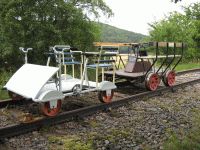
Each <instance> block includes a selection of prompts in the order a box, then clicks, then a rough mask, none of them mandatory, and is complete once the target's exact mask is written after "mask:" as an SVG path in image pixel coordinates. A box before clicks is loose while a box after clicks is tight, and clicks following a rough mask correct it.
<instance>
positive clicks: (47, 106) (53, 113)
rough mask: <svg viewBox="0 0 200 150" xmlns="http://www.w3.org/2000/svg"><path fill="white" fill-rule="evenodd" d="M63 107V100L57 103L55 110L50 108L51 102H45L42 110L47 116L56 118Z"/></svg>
mask: <svg viewBox="0 0 200 150" xmlns="http://www.w3.org/2000/svg"><path fill="white" fill-rule="evenodd" d="M61 105H62V103H61V100H58V101H57V106H56V107H54V108H51V107H50V102H45V103H42V106H41V110H42V112H43V113H44V114H45V115H46V116H49V117H54V116H56V115H57V114H58V113H59V111H60V109H61Z"/></svg>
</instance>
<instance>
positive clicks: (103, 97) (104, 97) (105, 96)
mask: <svg viewBox="0 0 200 150" xmlns="http://www.w3.org/2000/svg"><path fill="white" fill-rule="evenodd" d="M113 96H114V91H113V90H111V91H110V92H106V91H100V92H99V93H98V98H99V100H100V101H101V102H102V103H110V102H112V98H113Z"/></svg>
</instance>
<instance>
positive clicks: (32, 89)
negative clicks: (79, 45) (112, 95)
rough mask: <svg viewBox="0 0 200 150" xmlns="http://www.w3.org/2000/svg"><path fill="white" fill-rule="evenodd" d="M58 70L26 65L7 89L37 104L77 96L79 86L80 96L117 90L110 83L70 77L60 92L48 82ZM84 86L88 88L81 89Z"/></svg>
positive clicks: (52, 83) (55, 85)
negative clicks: (93, 92) (92, 92)
mask: <svg viewBox="0 0 200 150" xmlns="http://www.w3.org/2000/svg"><path fill="white" fill-rule="evenodd" d="M58 70H59V68H57V67H49V66H41V65H33V64H24V65H23V66H22V67H21V68H20V69H19V70H18V71H17V72H16V73H15V74H14V75H13V76H12V77H11V78H10V80H9V81H8V82H7V84H6V85H5V88H6V89H7V90H8V91H12V92H14V93H16V94H18V95H21V96H23V97H25V98H31V99H32V100H33V101H35V102H47V101H52V102H53V101H55V100H58V99H63V98H64V97H65V96H72V95H75V94H77V93H76V92H77V91H74V88H76V86H77V85H78V86H79V87H80V89H78V93H79V94H81V93H86V92H91V91H110V90H112V89H115V88H116V85H115V84H114V83H112V82H109V81H103V82H101V83H96V82H93V81H88V80H82V79H77V78H71V77H70V76H68V77H67V79H66V78H64V79H62V80H61V82H62V84H61V86H62V87H61V89H62V91H59V87H58V84H57V83H55V82H48V81H49V80H50V79H51V78H52V76H53V75H55V74H56V72H58ZM82 86H85V87H86V88H84V89H81V87H82ZM63 92H64V93H65V94H63ZM55 105H56V104H55Z"/></svg>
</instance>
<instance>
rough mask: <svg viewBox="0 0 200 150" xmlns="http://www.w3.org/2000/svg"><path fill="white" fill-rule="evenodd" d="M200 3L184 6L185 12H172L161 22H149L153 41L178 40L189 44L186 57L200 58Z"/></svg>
mask: <svg viewBox="0 0 200 150" xmlns="http://www.w3.org/2000/svg"><path fill="white" fill-rule="evenodd" d="M199 10H200V3H195V4H192V5H190V6H189V7H186V8H184V12H185V13H184V14H180V13H177V12H172V13H170V14H169V16H166V17H165V19H163V20H161V21H159V22H153V23H152V24H149V25H150V27H151V30H150V32H149V33H150V39H151V40H152V41H170V42H171V41H176V42H184V43H186V44H187V51H185V53H184V54H185V59H196V60H198V59H199V58H200V53H199V48H200V44H199V43H200V17H199V16H200V11H199Z"/></svg>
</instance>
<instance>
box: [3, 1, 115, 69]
mask: <svg viewBox="0 0 200 150" xmlns="http://www.w3.org/2000/svg"><path fill="white" fill-rule="evenodd" d="M100 11H101V12H103V13H104V14H107V16H111V15H112V11H111V10H110V8H109V7H108V6H107V5H106V4H105V3H104V1H103V0H87V1H86V0H1V1H0V20H1V21H0V54H1V56H0V57H1V59H0V65H1V66H0V68H1V67H2V66H4V62H5V61H7V62H8V64H9V65H11V66H12V68H13V67H18V66H21V64H22V63H23V62H22V60H23V57H22V55H21V57H16V56H20V54H19V53H20V52H19V50H18V47H20V46H22V47H32V48H33V49H34V51H33V52H32V54H31V55H30V56H31V57H30V59H29V60H30V62H34V63H35V62H38V63H41V62H44V56H43V52H44V51H46V50H48V49H49V46H53V45H56V44H69V45H71V46H76V47H78V48H79V49H88V48H89V47H91V46H92V42H93V41H95V40H98V37H99V30H98V28H97V26H96V25H95V24H94V23H93V22H92V21H90V19H89V18H88V16H87V13H90V14H94V15H95V16H99V12H100Z"/></svg>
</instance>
